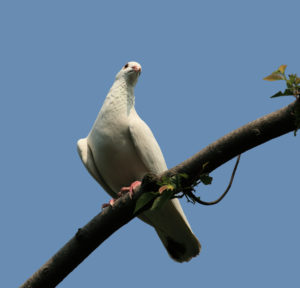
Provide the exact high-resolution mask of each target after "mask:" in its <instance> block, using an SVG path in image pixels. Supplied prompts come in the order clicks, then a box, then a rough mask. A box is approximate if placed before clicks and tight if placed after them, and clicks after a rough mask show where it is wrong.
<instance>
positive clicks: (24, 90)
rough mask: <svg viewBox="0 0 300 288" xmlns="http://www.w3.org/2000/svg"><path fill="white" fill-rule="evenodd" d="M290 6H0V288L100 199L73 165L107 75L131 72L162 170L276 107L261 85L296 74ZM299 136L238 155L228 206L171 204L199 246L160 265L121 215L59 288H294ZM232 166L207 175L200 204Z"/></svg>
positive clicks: (279, 102) (155, 243) (47, 252)
mask: <svg viewBox="0 0 300 288" xmlns="http://www.w3.org/2000/svg"><path fill="white" fill-rule="evenodd" d="M299 10H300V3H299V1H264V0H262V1H230V0H229V1H221V0H219V1H151V2H150V1H148V2H147V3H146V1H110V2H109V1H75V0H73V1H1V3H0V29H1V30H0V31H1V32H0V33H1V34H0V35H1V46H0V50H1V53H0V73H1V75H0V76H1V85H0V93H1V97H0V123H1V124H0V125H1V134H2V137H1V150H2V157H1V162H0V168H1V181H0V189H1V194H0V195H1V201H0V219H1V220H0V221H1V228H2V236H1V248H0V253H1V258H0V266H1V267H2V273H1V274H2V275H1V277H0V286H1V287H17V286H19V285H20V284H22V283H23V282H24V281H25V280H26V279H27V278H28V277H29V276H30V275H31V274H32V273H33V272H35V271H36V270H37V269H38V268H39V267H40V266H41V265H42V264H43V263H44V262H45V261H46V260H48V259H49V257H51V256H52V255H53V254H54V253H55V252H56V251H57V250H58V249H59V248H60V247H61V246H62V245H63V244H64V243H65V242H66V241H68V239H70V238H71V237H72V236H73V234H74V233H75V232H76V230H77V229H78V228H79V227H81V226H83V225H84V224H85V223H87V222H88V221H89V220H90V219H91V218H92V217H93V216H94V215H96V214H97V213H98V212H99V210H100V207H101V205H102V204H103V203H106V202H107V201H108V200H109V196H108V195H107V194H106V193H105V192H104V191H103V190H102V188H101V187H99V185H98V184H97V183H96V182H95V181H94V180H93V179H92V178H91V177H90V175H89V174H88V173H87V171H86V170H85V168H84V166H83V165H82V164H81V161H80V159H79V157H78V155H77V151H76V142H77V139H79V138H82V137H85V136H86V135H87V133H88V132H89V130H90V128H91V126H92V124H93V122H94V120H95V118H96V116H97V113H98V111H99V109H100V107H101V105H102V102H103V100H104V98H105V96H106V93H107V91H108V90H109V88H110V86H111V84H112V83H113V81H114V77H115V74H116V73H117V72H118V71H119V70H120V68H121V67H122V66H123V65H124V64H125V63H126V62H127V61H130V60H134V61H138V62H139V63H140V64H141V65H142V67H143V73H142V75H141V77H140V79H139V83H138V84H137V87H136V91H135V94H136V109H137V111H138V113H139V114H140V116H141V117H142V118H143V119H144V120H145V121H146V122H147V123H148V125H149V126H150V127H151V129H152V131H153V133H154V134H155V136H156V138H157V140H158V142H159V143H160V146H161V149H162V151H163V153H164V156H165V158H166V161H167V164H168V166H169V167H172V166H174V165H176V164H177V163H179V162H181V161H183V160H184V159H186V158H187V157H189V156H191V155H193V154H194V153H196V152H197V151H199V150H200V149H202V148H204V147H205V146H206V145H208V144H209V143H211V142H212V141H214V140H216V139H218V138H219V137H221V136H223V135H224V134H226V133H228V132H230V131H232V130H233V129H236V128H238V127H240V126H241V125H243V124H246V123H248V122H249V121H252V120H254V119H256V118H258V117H260V116H262V115H264V114H267V113H270V112H272V111H275V110H277V109H279V108H281V107H283V106H285V105H287V104H288V103H290V102H291V101H292V100H293V99H292V98H282V99H270V98H269V96H271V95H272V94H274V93H275V92H277V91H278V90H280V89H283V88H284V87H283V83H269V82H266V81H263V80H262V78H263V77H264V76H266V75H267V74H269V73H270V72H272V71H274V70H276V69H277V67H278V66H279V65H281V64H287V65H288V67H287V72H288V73H296V72H298V73H299V74H300V60H299V44H300V40H299V33H298V30H299ZM299 160H300V156H299V136H298V137H294V136H293V135H292V134H288V135H285V136H283V137H280V138H278V139H275V140H273V141H271V142H269V143H266V144H264V145H262V146H260V147H257V148H255V149H253V150H251V151H249V152H247V153H245V154H244V155H242V159H241V163H240V166H239V169H238V171H237V175H236V180H235V182H234V184H233V187H232V189H231V191H230V193H229V195H228V196H227V197H226V198H225V199H224V200H223V201H222V202H221V203H220V204H218V205H216V206H213V207H203V206H197V205H195V206H193V205H191V204H187V203H186V202H185V201H182V206H183V208H184V210H185V212H186V214H187V216H188V218H189V221H190V223H191V226H192V228H193V230H194V233H195V234H196V235H197V236H198V238H199V240H200V241H201V243H202V252H201V254H200V256H199V257H197V258H195V259H193V260H192V261H190V262H189V263H185V264H178V263H175V262H173V261H172V260H171V259H170V258H169V257H168V255H167V254H166V252H165V251H164V248H163V246H162V245H161V243H160V241H159V239H158V237H157V236H156V234H155V233H154V231H153V229H152V228H151V227H149V226H147V225H145V224H144V223H142V222H141V221H139V220H137V219H135V220H134V221H132V222H131V223H129V224H128V225H127V226H126V227H123V228H122V229H120V230H119V231H117V232H116V233H115V234H114V235H113V236H112V237H110V238H109V239H108V240H107V241H106V242H105V243H104V244H103V245H101V246H100V247H99V248H98V249H97V250H96V251H95V252H94V253H93V254H92V255H91V256H90V257H89V258H88V259H87V260H86V261H85V262H84V263H83V264H81V265H80V266H79V267H78V268H77V269H76V270H75V271H74V272H73V273H72V274H70V275H69V276H68V277H67V278H66V279H65V280H64V281H63V282H62V283H61V284H60V285H59V287H64V288H65V287H99V286H107V287H120V286H123V287H124V286H125V287H129V285H130V287H140V286H141V285H142V286H143V287H153V286H154V285H155V286H157V287H161V286H162V285H168V287H174V288H175V287H183V286H185V287H194V286H195V285H198V286H201V287H206V288H210V287H296V286H299V271H298V270H299V258H300V248H299V242H300V233H299V217H300V213H299V201H300V195H299V180H298V178H297V177H299V170H298V164H297V163H299ZM232 167H233V162H231V163H228V164H226V165H224V166H222V167H221V168H219V169H217V170H216V171H215V172H214V173H213V174H212V176H213V177H214V183H213V185H212V186H211V187H205V188H203V187H199V191H200V195H201V196H202V198H203V199H206V200H209V199H214V198H215V197H217V195H219V194H220V193H221V192H222V191H223V190H224V188H225V187H226V185H227V182H228V180H229V177H230V174H231V171H232Z"/></svg>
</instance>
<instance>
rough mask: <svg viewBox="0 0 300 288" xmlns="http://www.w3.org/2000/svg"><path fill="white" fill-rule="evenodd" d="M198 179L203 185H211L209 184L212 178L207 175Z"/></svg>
mask: <svg viewBox="0 0 300 288" xmlns="http://www.w3.org/2000/svg"><path fill="white" fill-rule="evenodd" d="M199 178H200V180H201V182H202V183H203V184H204V185H209V184H211V182H212V180H213V178H212V177H211V176H209V175H207V174H203V175H201V176H200V177H199Z"/></svg>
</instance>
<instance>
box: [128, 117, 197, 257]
mask: <svg viewBox="0 0 300 288" xmlns="http://www.w3.org/2000/svg"><path fill="white" fill-rule="evenodd" d="M129 131H130V136H131V139H132V142H133V144H134V147H135V150H136V152H137V154H138V156H139V158H140V159H141V161H143V163H144V165H145V166H146V167H147V169H148V171H149V172H153V173H162V172H163V171H165V170H166V169H167V165H166V162H165V159H164V157H163V155H162V152H161V150H160V147H159V145H158V143H157V141H156V139H155V138H154V136H153V134H152V132H151V130H150V128H149V127H148V125H147V124H146V123H145V122H144V121H143V120H141V119H140V118H139V116H138V115H137V114H136V115H133V117H131V119H130V124H129ZM143 217H146V219H147V220H148V221H150V222H151V225H152V226H154V228H155V230H156V231H157V234H158V236H159V238H160V239H161V241H162V242H163V244H164V246H165V247H166V249H167V251H168V253H169V255H170V256H171V257H172V258H173V259H174V260H176V261H178V262H183V261H189V260H190V259H191V258H192V257H194V256H196V255H198V254H199V252H200V248H201V245H200V243H199V241H198V239H197V238H196V236H195V235H194V234H193V232H192V230H191V227H190V225H189V222H188V220H187V218H186V216H185V214H184V212H183V210H182V207H181V205H180V203H179V201H178V199H172V200H170V201H168V202H167V203H165V205H164V206H163V207H162V208H161V209H159V210H157V211H145V212H144V213H143V214H142V215H141V218H142V219H143Z"/></svg>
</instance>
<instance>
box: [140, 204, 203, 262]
mask: <svg viewBox="0 0 300 288" xmlns="http://www.w3.org/2000/svg"><path fill="white" fill-rule="evenodd" d="M141 216H142V217H141V218H142V220H144V219H143V218H144V217H145V218H147V221H146V222H148V223H149V222H151V225H152V226H153V227H154V228H155V230H156V232H157V234H158V236H159V238H160V240H161V241H162V243H163V244H164V246H165V248H166V250H167V252H168V254H169V255H170V257H171V258H173V259H174V260H175V261H177V262H185V261H189V260H191V258H193V257H195V256H197V255H198V254H199V253H200V250H201V245H200V242H199V240H198V239H197V237H196V236H195V235H194V233H193V232H192V230H191V227H190V225H189V223H188V221H187V219H186V216H185V215H184V212H183V210H182V208H181V206H180V203H179V201H178V199H173V200H171V201H169V202H167V203H166V204H165V205H164V206H163V207H161V209H159V210H158V211H146V212H144V213H143V215H141Z"/></svg>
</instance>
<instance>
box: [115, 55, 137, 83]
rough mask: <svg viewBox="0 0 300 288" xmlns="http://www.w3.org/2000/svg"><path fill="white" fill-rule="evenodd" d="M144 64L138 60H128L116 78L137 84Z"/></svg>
mask: <svg viewBox="0 0 300 288" xmlns="http://www.w3.org/2000/svg"><path fill="white" fill-rule="evenodd" d="M141 72H142V66H141V65H140V64H139V63H137V62H133V61H132V62H128V63H127V64H125V65H124V66H123V68H122V69H121V70H120V71H119V73H118V74H117V76H116V79H124V80H125V81H126V83H128V84H129V85H132V86H135V84H136V82H137V80H138V78H139V76H140V74H141Z"/></svg>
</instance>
